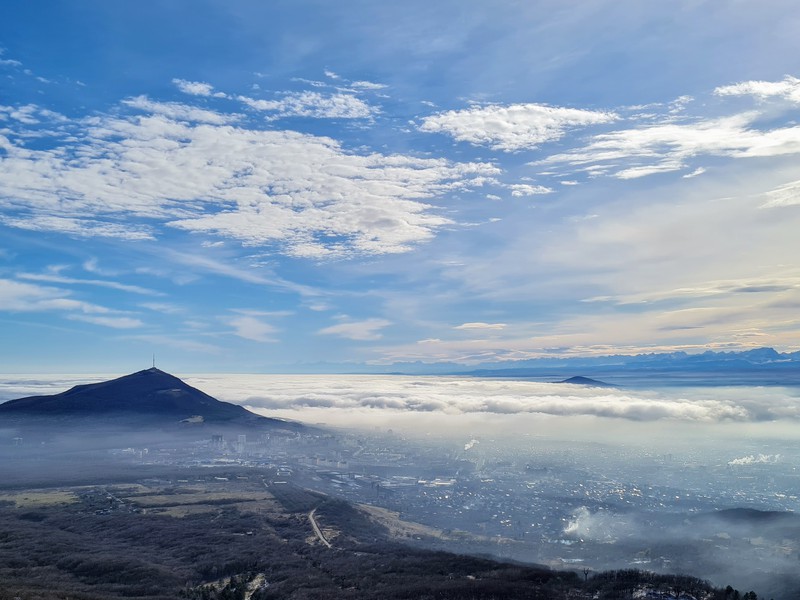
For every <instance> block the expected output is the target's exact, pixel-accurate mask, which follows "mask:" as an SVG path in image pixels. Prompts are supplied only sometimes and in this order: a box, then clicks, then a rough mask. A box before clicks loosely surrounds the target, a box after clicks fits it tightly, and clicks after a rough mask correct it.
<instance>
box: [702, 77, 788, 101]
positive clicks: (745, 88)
mask: <svg viewBox="0 0 800 600" xmlns="http://www.w3.org/2000/svg"><path fill="white" fill-rule="evenodd" d="M714 93H715V94H717V95H718V96H755V97H756V98H759V99H761V100H765V99H767V98H782V99H784V100H789V101H791V102H796V103H800V79H798V78H796V77H792V76H790V75H787V76H786V77H785V78H784V79H783V80H782V81H743V82H741V83H735V84H733V85H725V86H721V87H718V88H716V89H715V90H714Z"/></svg>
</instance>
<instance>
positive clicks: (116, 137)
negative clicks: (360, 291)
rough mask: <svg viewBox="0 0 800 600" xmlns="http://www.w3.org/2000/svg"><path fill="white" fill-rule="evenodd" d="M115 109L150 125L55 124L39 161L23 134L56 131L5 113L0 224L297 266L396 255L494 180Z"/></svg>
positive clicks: (205, 118)
mask: <svg viewBox="0 0 800 600" xmlns="http://www.w3.org/2000/svg"><path fill="white" fill-rule="evenodd" d="M184 87H187V86H184ZM187 89H189V90H194V93H197V92H201V91H203V89H204V88H197V86H194V85H192V86H188V87H187ZM123 105H125V106H127V107H129V108H133V109H135V110H140V111H144V112H145V113H146V114H144V115H131V116H128V117H118V116H110V115H105V116H99V117H91V118H87V119H82V120H78V121H75V122H68V123H62V125H61V127H60V129H59V131H56V132H54V131H45V132H40V133H37V134H36V137H37V139H38V141H37V144H36V147H35V149H34V148H29V147H27V145H26V144H27V142H26V139H27V138H26V136H25V132H24V125H25V124H26V122H27V121H29V120H31V119H35V120H36V121H42V120H47V121H48V122H50V121H52V119H51V118H48V117H47V116H46V115H45V116H43V115H42V111H41V110H38V109H34V110H32V111H30V113H26V114H25V115H23V116H22V117H20V116H16V117H15V116H14V114H13V113H11V114H10V117H9V118H10V120H12V124H15V126H16V128H15V129H14V130H13V133H12V134H11V135H6V137H3V136H0V145H2V146H3V148H4V149H5V153H6V155H5V156H4V157H3V160H2V161H0V208H2V209H3V211H4V213H5V214H4V215H3V217H2V220H3V222H4V223H5V224H7V225H10V226H14V227H20V228H25V229H29V230H39V231H45V230H49V231H60V232H63V233H68V234H71V235H78V236H82V237H89V236H104V237H112V238H120V239H128V240H145V239H154V238H157V237H158V235H159V234H158V230H157V226H158V225H160V224H166V225H167V226H169V227H171V228H173V229H179V230H184V231H187V232H191V233H203V234H206V235H209V236H217V237H222V238H228V239H235V240H238V241H240V242H242V243H244V244H245V245H251V246H272V247H277V248H280V249H281V250H282V251H283V252H285V253H286V254H288V255H291V256H297V257H307V258H315V259H316V258H324V257H332V256H346V255H360V254H364V255H372V254H392V253H400V252H405V251H408V250H409V249H410V248H411V247H413V246H414V245H415V244H418V243H420V242H424V241H426V240H429V239H430V238H431V237H432V236H433V235H434V233H435V232H436V231H437V230H438V229H439V228H440V227H442V226H444V225H446V224H448V223H450V220H449V219H448V218H446V217H444V216H441V215H439V214H437V211H436V210H435V208H434V206H432V205H431V204H428V203H427V202H426V201H427V200H429V199H434V198H436V197H437V196H441V195H443V194H445V193H447V192H450V191H452V190H458V189H463V188H465V187H469V186H470V185H471V183H470V180H471V179H472V178H475V177H478V176H484V177H485V176H487V175H491V174H494V173H496V172H497V169H496V167H494V166H492V165H490V164H486V163H457V162H453V161H449V160H445V159H433V158H416V157H411V156H404V155H387V154H379V153H356V152H352V151H348V150H346V149H344V148H343V147H342V146H341V145H340V144H339V143H338V142H337V141H335V140H333V139H331V138H327V137H320V136H315V135H309V134H303V133H299V132H295V131H288V130H267V129H254V128H246V127H241V126H240V127H237V126H234V125H232V124H231V123H233V122H235V121H236V120H237V119H238V118H239V117H238V116H237V115H235V114H228V113H218V112H214V111H210V110H207V109H200V108H196V107H193V106H188V105H183V104H179V103H162V102H154V101H151V100H149V99H147V98H146V97H143V96H142V97H137V98H132V99H129V100H126V101H124V102H123ZM318 108H319V106H318ZM280 110H284V109H280ZM286 110H289V108H286ZM292 110H293V109H292ZM315 110H316V109H315ZM342 110H350V109H347V108H346V107H345V108H343V109H342ZM301 112H302V111H301ZM315 116H321V115H315ZM43 146H49V147H47V148H46V149H42V147H43Z"/></svg>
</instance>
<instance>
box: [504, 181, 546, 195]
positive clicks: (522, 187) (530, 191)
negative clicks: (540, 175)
mask: <svg viewBox="0 0 800 600" xmlns="http://www.w3.org/2000/svg"><path fill="white" fill-rule="evenodd" d="M508 187H509V188H510V189H511V195H512V196H514V197H515V198H522V197H524V196H537V195H541V194H551V193H552V192H553V189H552V188H549V187H545V186H543V185H530V184H527V183H512V184H511V185H509V186H508Z"/></svg>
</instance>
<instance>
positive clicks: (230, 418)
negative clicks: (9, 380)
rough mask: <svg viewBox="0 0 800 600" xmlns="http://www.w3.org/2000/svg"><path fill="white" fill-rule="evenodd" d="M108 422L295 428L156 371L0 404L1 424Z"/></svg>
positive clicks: (295, 426) (298, 426) (293, 424)
mask: <svg viewBox="0 0 800 600" xmlns="http://www.w3.org/2000/svg"><path fill="white" fill-rule="evenodd" d="M86 419H94V420H97V419H102V420H107V421H114V422H126V421H129V422H130V423H131V424H133V423H143V422H147V421H152V422H154V423H158V424H160V425H162V426H164V425H170V424H178V423H184V424H187V425H198V424H204V423H208V424H215V425H235V426H245V427H260V426H282V427H284V428H287V429H298V428H300V427H302V426H300V425H299V424H296V423H290V422H286V421H281V420H278V419H269V418H267V417H261V416H259V415H256V414H254V413H251V412H250V411H248V410H246V409H245V408H243V407H241V406H237V405H235V404H230V403H228V402H221V401H219V400H217V399H216V398H213V397H211V396H209V395H208V394H206V393H204V392H201V391H200V390H198V389H196V388H193V387H192V386H190V385H187V384H186V383H184V382H183V381H181V380H180V379H178V378H177V377H174V376H173V375H170V374H169V373H165V372H164V371H161V370H159V369H156V368H152V369H147V370H145V371H139V372H138V373H133V374H131V375H125V376H124V377H120V378H118V379H113V380H110V381H103V382H101V383H92V384H88V385H78V386H75V387H74V388H72V389H70V390H67V391H66V392H62V393H60V394H54V395H52V396H30V397H27V398H19V399H17V400H11V401H9V402H6V403H4V404H0V422H2V421H4V420H14V421H21V420H25V421H28V420H34V421H57V422H60V423H64V422H68V421H83V420H86Z"/></svg>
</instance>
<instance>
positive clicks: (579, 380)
mask: <svg viewBox="0 0 800 600" xmlns="http://www.w3.org/2000/svg"><path fill="white" fill-rule="evenodd" d="M556 383H569V384H572V385H586V386H590V387H607V388H613V387H617V386H615V385H611V384H610V383H606V382H605V381H598V380H597V379H590V378H589V377H583V376H581V375H576V376H575V377H570V378H569V379H563V380H561V381H557V382H556Z"/></svg>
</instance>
